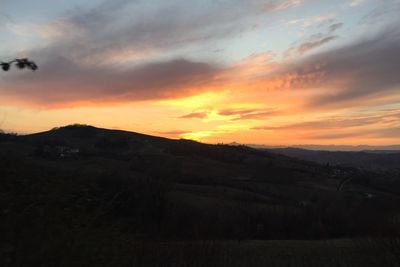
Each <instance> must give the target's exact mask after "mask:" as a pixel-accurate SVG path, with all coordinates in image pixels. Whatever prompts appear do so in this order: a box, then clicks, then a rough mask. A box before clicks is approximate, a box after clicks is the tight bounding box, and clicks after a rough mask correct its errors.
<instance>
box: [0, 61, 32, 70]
mask: <svg viewBox="0 0 400 267" xmlns="http://www.w3.org/2000/svg"><path fill="white" fill-rule="evenodd" d="M13 64H14V65H15V66H16V67H17V68H18V69H21V70H22V69H30V70H32V71H35V70H37V69H38V66H37V65H36V63H35V62H33V61H31V60H29V59H27V58H21V59H18V58H17V59H14V60H11V61H8V62H1V63H0V66H1V68H2V69H3V71H8V70H10V68H11V66H12V65H13Z"/></svg>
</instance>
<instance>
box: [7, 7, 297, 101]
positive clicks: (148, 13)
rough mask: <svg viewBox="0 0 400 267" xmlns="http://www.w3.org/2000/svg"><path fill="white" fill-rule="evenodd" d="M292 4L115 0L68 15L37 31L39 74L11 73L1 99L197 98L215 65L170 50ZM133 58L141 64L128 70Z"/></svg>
mask: <svg viewBox="0 0 400 267" xmlns="http://www.w3.org/2000/svg"><path fill="white" fill-rule="evenodd" d="M284 3H286V1H285V2H284ZM290 3H291V1H287V5H285V6H281V4H282V1H272V0H270V1H264V2H260V1H258V0H250V1H243V0H233V1H228V0H221V1H211V2H209V3H207V5H205V4H204V2H203V1H183V0H174V1H168V3H167V2H159V1H158V2H157V5H154V4H152V3H151V1H140V0H137V1H127V0H117V1H105V2H103V4H100V5H99V6H96V7H94V8H92V9H79V8H76V9H73V10H69V11H67V12H66V13H64V14H63V15H62V17H60V18H59V19H58V20H56V21H54V22H53V23H51V24H49V25H46V27H44V28H43V29H42V30H43V31H44V32H45V34H47V36H48V38H49V41H50V44H49V45H47V46H46V47H44V48H43V47H42V48H37V49H33V50H31V51H26V53H27V54H28V56H29V58H31V59H33V60H35V61H36V62H37V63H38V64H39V65H40V71H39V72H37V73H35V74H34V75H32V74H30V73H29V74H27V73H24V74H22V73H20V74H17V75H14V74H11V75H8V76H7V78H5V79H3V80H4V81H3V80H2V87H1V88H0V93H1V94H2V98H3V99H4V101H8V100H11V99H12V100H17V101H24V102H30V103H33V104H39V105H45V106H60V105H70V104H71V103H73V102H81V103H82V102H95V103H101V102H102V101H104V102H107V101H119V102H121V101H135V100H146V99H160V98H168V97H173V96H177V95H183V94H190V93H194V90H200V88H199V87H201V86H203V85H205V84H207V83H210V82H212V81H213V78H214V74H215V72H216V71H217V69H218V67H216V66H213V65H212V64H205V63H198V62H193V61H191V60H187V59H181V58H176V57H174V56H172V55H173V53H172V52H173V51H175V50H176V51H178V50H179V49H186V48H188V47H190V46H197V45H203V46H207V45H208V44H209V42H213V43H214V42H215V41H216V40H220V39H223V38H226V37H228V36H232V35H234V34H239V33H241V32H243V31H245V30H247V29H251V27H252V23H250V22H249V21H248V19H249V18H250V17H252V16H257V15H260V14H264V13H268V12H272V11H275V10H277V9H281V8H288V7H290ZM278 4H279V5H278ZM166 53H172V54H170V55H165V54H166ZM134 58H139V59H138V60H137V61H135V66H134V67H132V66H131V67H129V66H130V65H129V64H131V65H132V61H134V60H133V59H134ZM121 61H122V62H123V63H121V64H120V65H116V63H115V62H121ZM113 62H114V63H113ZM127 62H128V63H127ZM146 62H147V63H146Z"/></svg>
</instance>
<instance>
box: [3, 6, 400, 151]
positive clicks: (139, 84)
mask: <svg viewBox="0 0 400 267" xmlns="http://www.w3.org/2000/svg"><path fill="white" fill-rule="evenodd" d="M398 14H400V0H336V1H331V0H282V1H277V0H191V1H184V0H130V1H127V0H114V1H101V0H90V1H78V0H36V1H27V0H26V1H25V0H0V34H1V36H2V38H1V44H0V60H2V61H8V60H11V59H14V58H25V57H28V58H29V59H31V60H33V61H35V62H36V64H37V65H38V66H39V70H38V71H36V72H31V71H28V70H17V69H12V70H10V71H9V72H1V73H0V128H1V129H3V130H4V131H11V132H17V133H21V134H26V133H33V132H40V131H45V130H49V129H51V128H53V127H57V126H62V125H68V124H73V123H80V124H89V125H94V126H97V127H104V128H110V129H121V130H128V131H135V132H141V133H146V134H150V135H157V136H164V137H168V138H186V139H193V140H198V141H201V142H206V143H230V142H238V143H244V144H265V145H299V144H318V145H361V144H367V145H393V144H400V73H399V71H400V17H399V16H398Z"/></svg>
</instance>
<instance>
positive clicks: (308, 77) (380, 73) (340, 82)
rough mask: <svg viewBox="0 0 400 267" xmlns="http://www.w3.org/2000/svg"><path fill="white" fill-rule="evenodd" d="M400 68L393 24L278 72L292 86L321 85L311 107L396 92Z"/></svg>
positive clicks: (399, 85)
mask: <svg viewBox="0 0 400 267" xmlns="http://www.w3.org/2000/svg"><path fill="white" fill-rule="evenodd" d="M394 25H396V24H394ZM399 69H400V30H399V29H398V27H395V26H393V27H388V28H387V29H386V30H385V31H382V32H380V33H379V34H376V35H374V36H372V37H369V38H368V39H363V40H360V41H358V42H355V43H352V44H349V45H347V46H343V47H340V48H336V49H332V50H330V51H327V52H322V53H319V54H316V55H312V56H309V57H307V58H305V59H303V60H302V61H300V62H299V63H297V64H295V65H291V66H286V67H284V68H283V69H282V70H281V71H280V74H278V76H279V75H280V76H281V77H284V78H283V79H287V80H286V82H287V83H288V84H290V86H291V87H292V88H316V87H319V88H321V90H322V91H321V93H320V95H319V96H318V97H315V98H314V99H312V100H311V101H310V103H309V106H310V107H327V106H331V105H341V106H351V105H354V101H355V100H358V99H360V100H361V99H364V100H365V99H366V98H367V97H371V96H387V95H388V94H397V93H399V90H400V75H399ZM285 77H289V78H285Z"/></svg>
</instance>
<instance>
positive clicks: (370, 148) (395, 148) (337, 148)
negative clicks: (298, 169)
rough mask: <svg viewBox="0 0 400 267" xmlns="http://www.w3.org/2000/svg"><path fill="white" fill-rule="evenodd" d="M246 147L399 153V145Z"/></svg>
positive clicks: (234, 143) (254, 145)
mask: <svg viewBox="0 0 400 267" xmlns="http://www.w3.org/2000/svg"><path fill="white" fill-rule="evenodd" d="M231 144H233V145H239V144H238V143H236V142H233V143H231ZM246 145H247V146H250V147H254V148H265V149H275V148H302V149H308V150H317V151H319V150H321V151H368V152H379V153H385V152H390V153H391V152H400V145H388V146H369V145H357V146H350V145H290V146H270V145H257V144H246Z"/></svg>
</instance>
